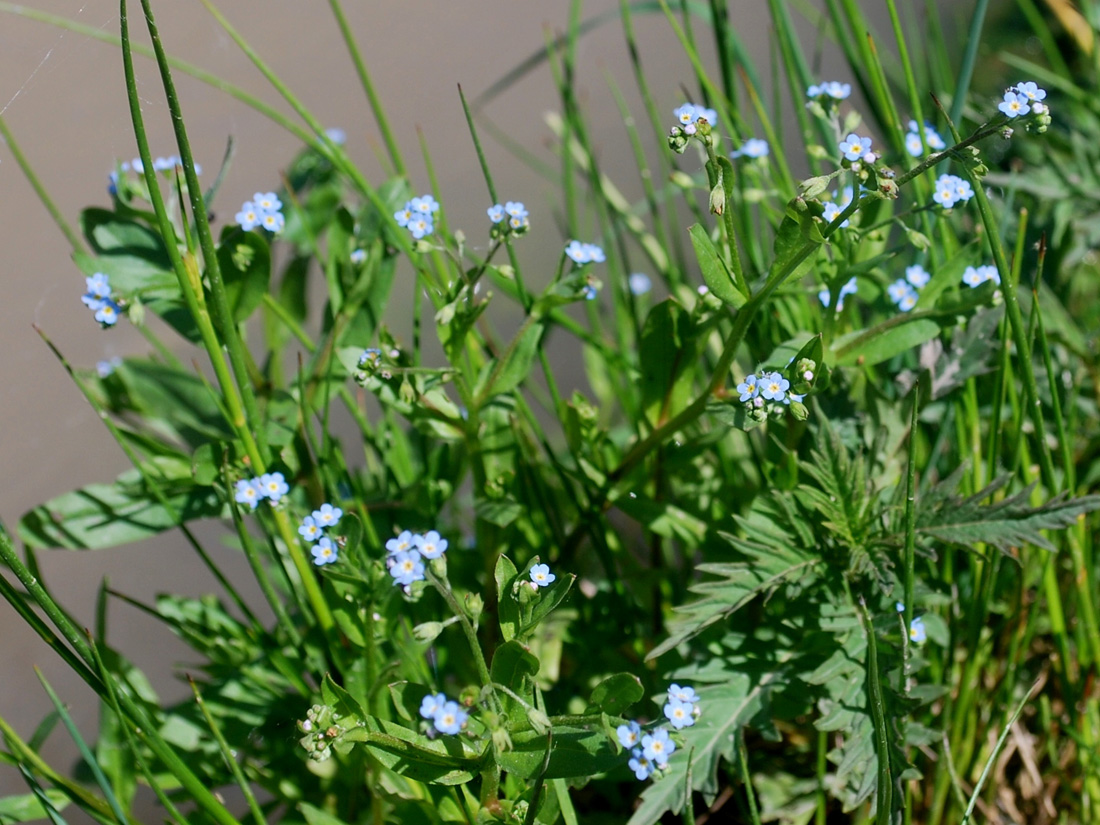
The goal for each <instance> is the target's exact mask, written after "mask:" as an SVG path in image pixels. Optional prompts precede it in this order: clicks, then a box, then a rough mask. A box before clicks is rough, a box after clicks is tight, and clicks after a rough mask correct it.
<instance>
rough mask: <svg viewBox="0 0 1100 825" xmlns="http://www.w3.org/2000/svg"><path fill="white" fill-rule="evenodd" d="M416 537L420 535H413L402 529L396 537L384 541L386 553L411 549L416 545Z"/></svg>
mask: <svg viewBox="0 0 1100 825" xmlns="http://www.w3.org/2000/svg"><path fill="white" fill-rule="evenodd" d="M418 538H420V536H417V535H414V534H413V533H411V532H410V531H408V530H403V531H401V534H400V535H399V536H398V537H397V538H395V539H390V540H389V541H387V542H386V554H387V555H390V556H393V555H396V554H398V553H404V552H406V551H408V550H412V549H413V548H414V547H416V540H417V539H418Z"/></svg>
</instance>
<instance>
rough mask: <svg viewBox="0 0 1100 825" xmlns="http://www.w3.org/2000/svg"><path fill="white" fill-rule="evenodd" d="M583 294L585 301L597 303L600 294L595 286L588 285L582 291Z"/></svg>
mask: <svg viewBox="0 0 1100 825" xmlns="http://www.w3.org/2000/svg"><path fill="white" fill-rule="evenodd" d="M581 294H583V295H584V300H586V301H595V300H596V297H597V296H598V295H599V294H600V292H599V290H598V289H596V287H595V285H593V284H587V285H586V286H585V287H584V289H582V290H581Z"/></svg>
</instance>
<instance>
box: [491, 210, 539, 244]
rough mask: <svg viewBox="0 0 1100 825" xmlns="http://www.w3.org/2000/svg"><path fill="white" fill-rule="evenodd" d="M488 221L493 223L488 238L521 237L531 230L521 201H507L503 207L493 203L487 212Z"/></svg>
mask: <svg viewBox="0 0 1100 825" xmlns="http://www.w3.org/2000/svg"><path fill="white" fill-rule="evenodd" d="M486 211H487V212H488V213H489V220H490V221H492V222H493V228H492V230H491V232H490V236H491V237H493V238H503V237H504V236H505V235H508V234H512V235H522V234H523V233H524V232H526V231H527V230H528V229H530V228H531V222H530V221H529V220H528V216H527V207H525V206H524V205H523V203H522V202H521V201H507V202H505V204H504V205H503V206H501V205H500V204H499V203H494V204H493V205H492V206H490V207H489V208H488V209H487V210H486Z"/></svg>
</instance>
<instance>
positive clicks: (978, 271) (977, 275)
mask: <svg viewBox="0 0 1100 825" xmlns="http://www.w3.org/2000/svg"><path fill="white" fill-rule="evenodd" d="M962 280H963V283H964V284H966V285H967V286H969V287H972V288H973V287H979V286H981V285H982V284H984V283H985V282H986V281H993V282H994V283H997V284H999V283H1000V282H1001V276H1000V274H999V273H998V272H997V267H995V266H990V265H988V264H987V265H986V266H979V267H977V268H975V267H972V266H968V267H967V268H966V271H965V272H963V277H962Z"/></svg>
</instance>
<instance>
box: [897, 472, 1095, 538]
mask: <svg viewBox="0 0 1100 825" xmlns="http://www.w3.org/2000/svg"><path fill="white" fill-rule="evenodd" d="M963 469H964V468H963V467H960V468H959V469H958V470H956V471H955V472H953V473H952V474H951V475H950V476H948V477H947V478H946V479H944V480H943V481H941V482H940V483H939V484H937V485H936V487H935V488H933V490H932V491H931V493H930V494H929V495H928V496H926V497H925V499H924V501H921V500H920V499H918V501H917V506H918V510H917V533H918V534H920V535H924V536H929V537H931V538H934V539H938V540H939V541H947V542H952V543H954V544H965V545H967V546H970V547H973V546H975V545H978V544H989V545H992V546H994V547H996V548H997V549H998V550H1000V551H1001V552H1002V553H1009V552H1010V551H1011V550H1012V548H1014V547H1020V546H1022V545H1025V544H1033V545H1035V546H1036V547H1042V548H1043V549H1045V550H1052V551H1053V550H1054V549H1055V547H1054V545H1053V544H1051V543H1050V542H1049V541H1048V540H1047V539H1046V537H1044V536H1043V534H1042V533H1040V532H1039V531H1040V530H1061V529H1062V528H1064V527H1068V526H1069V525H1071V524H1073V523H1074V522H1075V521H1076V520H1077V519H1078V518H1079V517H1080V516H1082V515H1084V514H1085V513H1091V512H1093V511H1094V510H1097V509H1100V495H1092V496H1079V497H1077V498H1066V497H1065V496H1064V495H1059V496H1055V497H1054V498H1052V499H1051V500H1050V501H1048V502H1046V503H1045V504H1042V505H1040V506H1039V507H1032V506H1031V504H1030V503H1029V502H1030V499H1031V493H1032V490H1033V489H1034V487H1035V485H1030V486H1029V487H1027V488H1026V489H1024V490H1021V491H1020V492H1018V493H1016V495H1013V496H1009V497H1008V498H1004V499H1001V500H1000V501H995V502H992V503H990V504H982V502H983V501H985V500H986V499H988V498H989V497H990V496H992V495H993V494H994V493H995V492H997V491H998V490H1000V489H1001V488H1002V487H1004V486H1005V485H1007V484H1008V483H1009V481H1010V480H1011V476H1007V475H1005V476H1001V477H1000V478H998V479H996V480H995V481H994V482H993V483H992V484H990V485H989V486H988V487H986V488H985V489H984V490H980V491H979V492H977V493H975V494H974V495H972V496H968V497H966V498H963V497H961V496H957V495H955V491H956V490H958V487H959V482H960V481H961V480H962V473H963Z"/></svg>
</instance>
